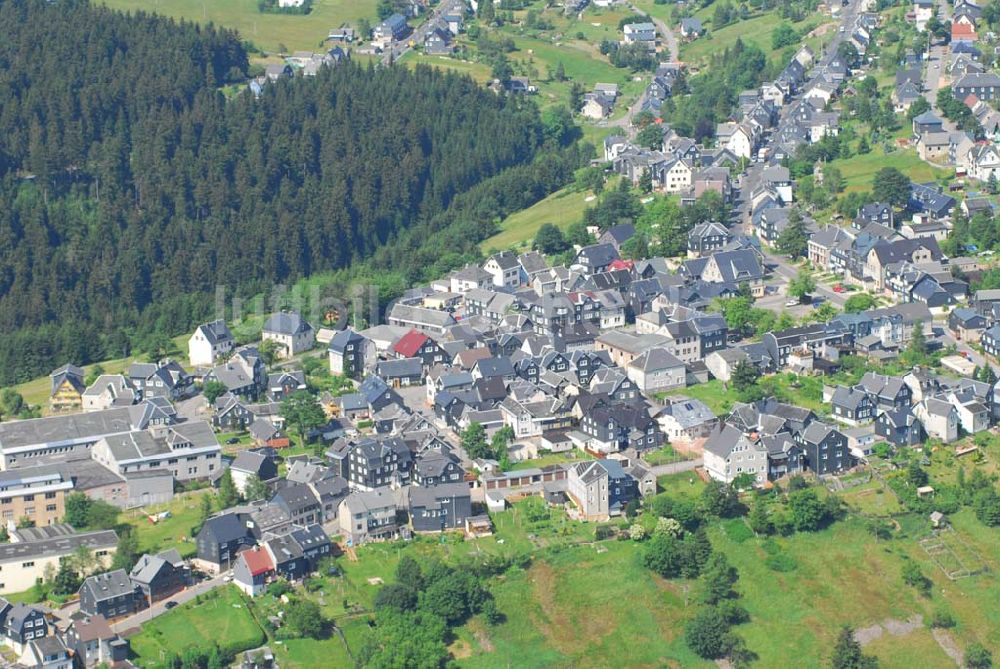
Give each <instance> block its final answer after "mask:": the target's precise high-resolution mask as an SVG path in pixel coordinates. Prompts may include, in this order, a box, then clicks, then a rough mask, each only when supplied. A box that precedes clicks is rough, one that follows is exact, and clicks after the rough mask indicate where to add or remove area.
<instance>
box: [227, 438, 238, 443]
mask: <svg viewBox="0 0 1000 669" xmlns="http://www.w3.org/2000/svg"><path fill="white" fill-rule="evenodd" d="M226 443H227V444H238V443H240V438H239V437H230V438H229V439H226Z"/></svg>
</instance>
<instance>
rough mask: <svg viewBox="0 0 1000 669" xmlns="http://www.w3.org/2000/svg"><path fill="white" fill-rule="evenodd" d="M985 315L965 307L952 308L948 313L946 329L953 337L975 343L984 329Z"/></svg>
mask: <svg viewBox="0 0 1000 669" xmlns="http://www.w3.org/2000/svg"><path fill="white" fill-rule="evenodd" d="M987 324H988V321H987V320H986V317H985V316H983V315H982V314H980V313H977V312H976V311H974V310H973V309H969V308H967V307H959V308H957V309H952V310H951V313H949V314H948V329H950V330H951V331H952V332H953V333H954V334H955V339H957V340H959V341H966V342H969V343H971V344H975V343H977V342H978V341H979V339H980V337H981V336H982V334H983V331H984V330H986V326H987Z"/></svg>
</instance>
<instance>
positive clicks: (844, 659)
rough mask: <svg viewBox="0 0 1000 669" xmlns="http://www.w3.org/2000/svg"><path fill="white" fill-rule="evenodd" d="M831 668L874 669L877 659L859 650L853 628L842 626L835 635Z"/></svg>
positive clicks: (876, 665)
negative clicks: (835, 641) (835, 643)
mask: <svg viewBox="0 0 1000 669" xmlns="http://www.w3.org/2000/svg"><path fill="white" fill-rule="evenodd" d="M830 666H831V667H832V668H833V669H876V668H877V667H878V659H876V658H875V657H873V656H871V655H865V654H864V653H862V652H861V644H860V643H858V642H857V640H856V639H855V638H854V630H852V629H851V628H850V627H844V628H842V629H841V630H840V634H839V635H838V636H837V645H836V646H834V647H833V660H832V661H831V663H830Z"/></svg>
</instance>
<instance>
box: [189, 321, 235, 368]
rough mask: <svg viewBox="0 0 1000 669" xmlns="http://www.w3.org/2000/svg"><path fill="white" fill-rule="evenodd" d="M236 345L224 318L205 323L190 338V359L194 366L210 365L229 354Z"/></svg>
mask: <svg viewBox="0 0 1000 669" xmlns="http://www.w3.org/2000/svg"><path fill="white" fill-rule="evenodd" d="M235 346H236V340H235V339H234V338H233V333H232V332H230V331H229V328H228V327H227V326H226V322H225V321H224V320H221V319H219V320H215V321H212V322H210V323H203V324H201V325H199V326H198V328H197V329H196V330H195V331H194V334H192V335H191V338H190V339H188V359H189V361H190V362H191V366H192V367H208V366H211V365H214V364H215V363H216V362H217V361H218V360H220V359H222V358H224V357H226V356H227V355H229V354H230V353H231V352H232V350H233V348H234V347H235Z"/></svg>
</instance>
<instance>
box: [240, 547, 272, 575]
mask: <svg viewBox="0 0 1000 669" xmlns="http://www.w3.org/2000/svg"><path fill="white" fill-rule="evenodd" d="M240 555H242V556H243V560H244V561H245V562H246V563H247V568H248V569H249V570H250V575H251V576H260V575H261V574H266V573H267V572H269V571H274V563H273V562H271V556H270V555H269V554H268V552H267V551H266V550H264V549H263V548H252V549H250V550H248V551H243V552H242V553H240Z"/></svg>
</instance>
